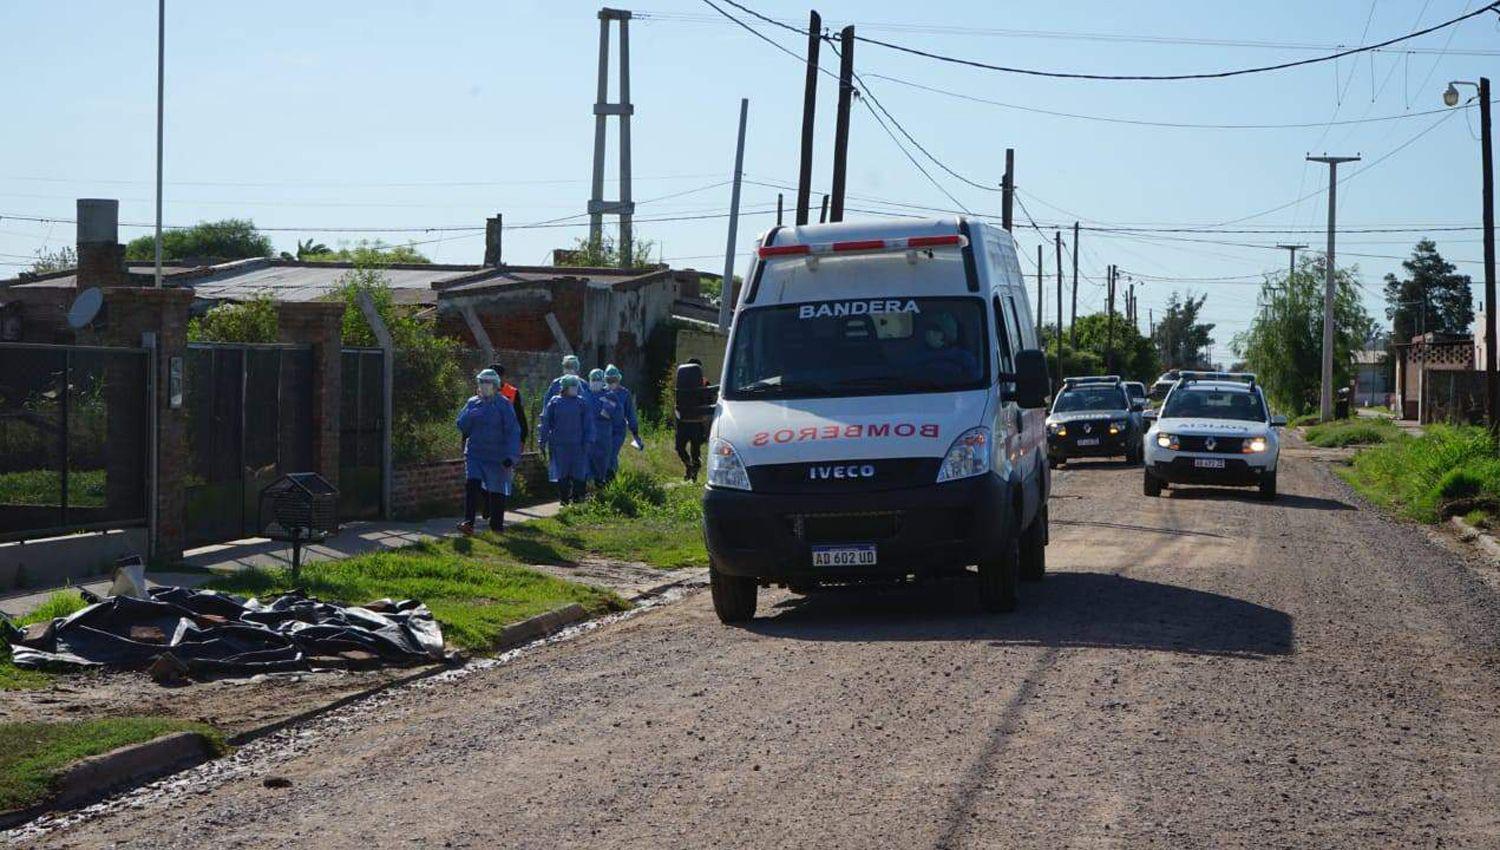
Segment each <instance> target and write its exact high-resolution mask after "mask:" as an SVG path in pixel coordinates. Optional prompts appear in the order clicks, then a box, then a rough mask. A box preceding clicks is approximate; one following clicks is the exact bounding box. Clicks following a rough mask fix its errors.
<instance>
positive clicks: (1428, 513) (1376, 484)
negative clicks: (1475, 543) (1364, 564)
mask: <svg viewBox="0 0 1500 850" xmlns="http://www.w3.org/2000/svg"><path fill="white" fill-rule="evenodd" d="M1345 477H1346V478H1348V480H1349V482H1350V483H1351V484H1353V485H1354V487H1355V488H1356V489H1358V490H1359V491H1360V492H1361V493H1363V494H1364V495H1365V496H1367V497H1368V498H1370V499H1372V500H1374V501H1376V502H1379V503H1381V504H1385V505H1388V506H1390V507H1392V508H1394V509H1396V510H1398V511H1399V512H1400V513H1402V514H1404V515H1406V516H1408V517H1410V518H1412V519H1415V520H1418V521H1421V522H1436V521H1438V520H1439V519H1441V517H1442V515H1443V513H1444V512H1445V511H1448V510H1452V509H1454V506H1453V505H1452V504H1451V503H1454V502H1458V503H1459V504H1460V505H1462V503H1463V501H1464V500H1465V499H1468V500H1473V499H1482V500H1492V499H1495V500H1500V460H1497V459H1496V458H1495V446H1494V442H1493V441H1492V440H1491V439H1490V436H1489V433H1488V432H1486V431H1485V430H1484V429H1483V428H1476V427H1472V426H1464V427H1455V426H1449V425H1431V426H1428V428H1427V432H1426V433H1425V434H1423V435H1422V436H1421V437H1418V438H1412V439H1398V440H1393V441H1390V442H1386V443H1381V444H1379V445H1376V446H1372V447H1371V448H1368V449H1366V450H1364V451H1362V452H1360V453H1359V454H1358V455H1356V456H1355V458H1354V461H1353V464H1352V466H1351V468H1350V469H1349V470H1348V472H1347V473H1346V474H1345ZM1463 493H1471V494H1473V495H1469V496H1463V495H1460V494H1463Z"/></svg>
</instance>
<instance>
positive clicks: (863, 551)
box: [812, 544, 875, 567]
mask: <svg viewBox="0 0 1500 850" xmlns="http://www.w3.org/2000/svg"><path fill="white" fill-rule="evenodd" d="M812 562H813V566H815V567H869V566H873V565H874V564H875V546H874V544H865V545H856V546H814V547H813V550H812Z"/></svg>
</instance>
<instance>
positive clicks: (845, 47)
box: [828, 26, 854, 221]
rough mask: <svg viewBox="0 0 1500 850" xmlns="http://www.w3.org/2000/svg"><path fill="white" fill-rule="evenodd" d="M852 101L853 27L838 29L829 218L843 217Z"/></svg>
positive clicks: (830, 219)
mask: <svg viewBox="0 0 1500 850" xmlns="http://www.w3.org/2000/svg"><path fill="white" fill-rule="evenodd" d="M853 100H854V27H852V26H848V27H844V29H843V30H842V31H840V32H839V108H838V113H837V117H836V118H835V119H834V124H833V209H832V211H831V214H830V215H831V217H830V218H829V219H828V220H829V221H843V220H844V185H845V182H846V178H847V175H848V171H849V105H850V103H852V102H853Z"/></svg>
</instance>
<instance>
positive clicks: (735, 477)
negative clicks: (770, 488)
mask: <svg viewBox="0 0 1500 850" xmlns="http://www.w3.org/2000/svg"><path fill="white" fill-rule="evenodd" d="M708 486H710V487H723V488H725V489H726V490H749V489H750V473H749V472H747V471H746V470H745V462H744V461H742V460H740V453H739V452H737V451H735V450H734V446H732V445H730V443H729V441H728V440H721V439H719V438H717V437H715V438H714V441H713V442H712V443H710V444H709V446H708Z"/></svg>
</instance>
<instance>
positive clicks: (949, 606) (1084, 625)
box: [745, 573, 1292, 657]
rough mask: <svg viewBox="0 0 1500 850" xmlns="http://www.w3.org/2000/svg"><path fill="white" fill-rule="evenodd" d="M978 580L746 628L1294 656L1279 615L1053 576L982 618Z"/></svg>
mask: <svg viewBox="0 0 1500 850" xmlns="http://www.w3.org/2000/svg"><path fill="white" fill-rule="evenodd" d="M975 597H976V590H975V585H974V583H973V581H970V580H965V579H963V578H957V579H953V580H950V581H942V582H933V583H930V584H927V585H922V586H915V587H901V588H851V589H835V590H830V591H824V592H820V593H815V594H813V595H811V596H805V597H794V598H792V599H789V600H786V601H784V602H782V603H781V604H780V605H778V606H777V607H776V608H775V609H773V611H770V612H763V615H768V616H763V617H762V618H761V619H757V620H754V621H752V622H751V623H749V624H748V625H746V626H745V628H746V629H748V630H749V631H752V632H755V633H757V634H761V635H765V636H767V637H779V638H790V639H795V640H810V641H915V640H926V641H934V640H954V641H980V640H983V641H993V642H995V643H996V644H1014V645H1022V646H1046V647H1105V648H1116V649H1150V650H1160V651H1166V652H1182V653H1187V654H1190V655H1229V656H1239V657H1262V656H1271V655H1288V654H1290V653H1291V651H1292V618H1291V617H1290V616H1288V615H1287V614H1285V613H1283V612H1281V611H1277V610H1275V609H1272V608H1265V607H1262V606H1260V605H1255V604H1253V603H1250V602H1246V601H1244V600H1241V599H1234V598H1232V597H1228V596H1221V595H1219V594H1217V593H1206V592H1203V591H1199V590H1191V589H1189V588H1185V587H1177V586H1174V585H1170V584H1158V583H1156V582H1150V581H1140V580H1137V579H1132V578H1127V577H1125V576H1118V575H1114V574H1110V573H1052V574H1049V575H1048V576H1047V578H1046V580H1045V581H1043V582H1041V583H1040V584H1035V585H1031V584H1028V585H1026V586H1025V587H1023V589H1022V592H1021V606H1020V608H1019V609H1018V610H1017V611H1016V612H1014V613H1012V614H994V615H991V614H985V613H983V612H981V611H980V610H979V606H978V603H977V601H976V598H975Z"/></svg>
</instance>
